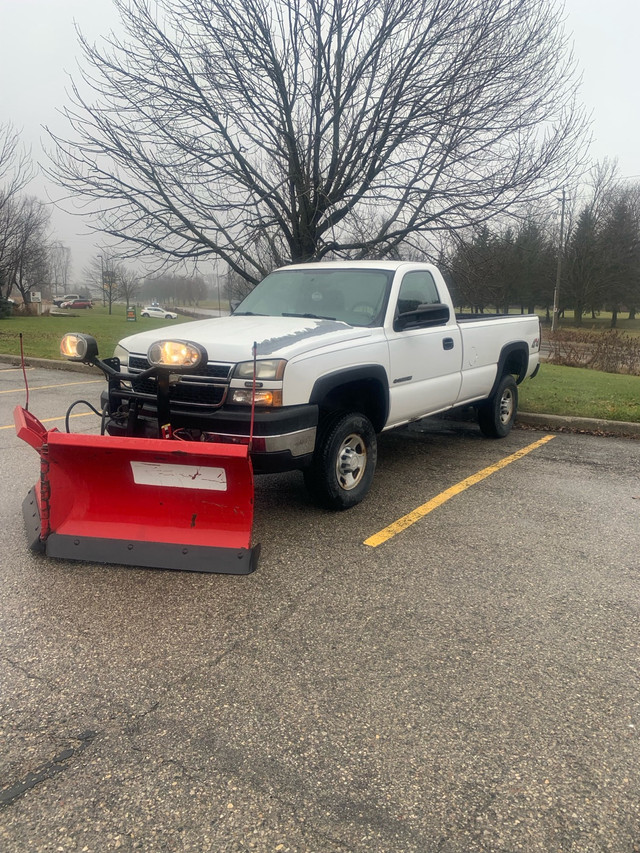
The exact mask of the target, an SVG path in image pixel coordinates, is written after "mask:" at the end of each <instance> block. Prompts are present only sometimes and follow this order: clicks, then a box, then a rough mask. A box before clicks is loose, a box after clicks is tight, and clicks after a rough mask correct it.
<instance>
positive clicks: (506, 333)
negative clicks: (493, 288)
mask: <svg viewBox="0 0 640 853" xmlns="http://www.w3.org/2000/svg"><path fill="white" fill-rule="evenodd" d="M166 340H178V341H189V342H193V343H195V344H197V345H199V347H200V348H201V349H202V348H204V350H206V359H205V360H206V366H205V367H201V368H199V369H198V370H197V371H196V372H195V374H194V373H191V374H182V375H176V376H174V377H172V379H171V383H170V389H169V404H170V420H171V425H172V428H173V429H174V430H180V431H182V432H183V434H184V433H185V432H188V433H190V434H191V435H193V436H194V437H196V438H205V440H212V441H221V442H232V443H233V442H235V443H242V442H245V443H246V441H247V439H248V436H249V434H250V431H252V432H253V441H252V445H251V459H252V461H253V466H254V469H255V471H256V472H269V471H271V472H275V471H284V470H291V469H301V470H302V471H303V472H304V477H305V482H306V484H307V487H308V489H309V491H310V493H311V494H312V495H313V497H314V498H315V499H316V500H317V501H318V502H319V503H321V504H323V505H325V506H328V507H330V508H334V509H345V508H347V507H350V506H353V505H354V504H356V503H358V502H359V501H360V500H362V498H363V497H364V496H365V495H366V493H367V491H368V490H369V487H370V485H371V480H372V478H373V474H374V469H375V465H376V434H377V433H380V432H383V431H385V430H389V429H392V428H393V427H398V426H401V425H402V424H406V423H408V422H410V421H416V420H419V419H420V418H424V417H426V416H428V415H433V414H436V413H439V412H443V411H446V410H448V409H452V408H454V407H459V406H468V405H473V406H475V407H476V409H477V412H478V421H479V424H480V429H481V430H482V432H483V433H484V434H485V435H487V436H491V437H502V436H505V435H506V434H507V433H508V432H509V430H510V429H511V426H512V424H513V422H514V418H515V414H516V408H517V399H518V390H517V384H518V383H520V382H522V381H523V380H524V379H525V378H526V377H530V376H534V375H535V373H536V372H537V370H538V366H539V349H540V323H539V320H538V317H537V316H535V315H509V316H507V315H499V316H487V315H470V316H463V315H458V316H456V314H455V310H454V307H453V304H452V301H451V297H450V295H449V292H448V289H447V286H446V284H445V282H444V279H443V277H442V275H441V274H440V272H439V271H438V269H437V268H436V267H434V266H433V265H431V264H425V263H412V262H387V261H340V262H325V263H308V264H303V265H296V266H289V267H284V268H282V269H278V270H276V271H275V272H273V273H271V274H270V275H268V276H267V278H265V279H264V281H262V282H261V283H260V284H259V285H258V286H257V287H256V288H255V289H254V290H253V291H252V292H251V293H250V294H249V295H248V296H247V297H246V298H245V299H244V301H243V302H242V303H241V304H240V305H239V306H238V307H237V309H236V310H235V311H234V312H233V314H232V315H231V316H229V317H220V318H212V319H207V320H197V321H195V322H190V323H187V324H180V325H175V326H170V327H165V328H163V329H162V331H161V332H160V331H158V330H153V331H148V332H142V333H139V334H134V335H131V336H130V337H127V338H124V339H123V340H122V341H121V342H120V343H119V344H118V346H117V347H116V351H115V354H114V359H111V360H110V361H111V362H112V363H113V365H114V366H115V367H116V369H121V371H122V372H123V373H124V372H127V373H129V374H131V373H137V372H140V373H142V372H144V371H147V375H146V376H143V377H141V378H140V379H139V380H137V379H134V380H133V381H132V382H128V381H125V380H122V379H121V378H114V379H111V380H110V382H109V391H108V392H105V395H104V399H103V403H104V404H105V406H106V411H107V432H108V433H109V434H111V435H130V436H139V437H142V436H149V437H154V436H157V435H158V423H159V421H158V411H157V407H158V404H157V402H156V400H157V399H159V398H156V390H157V388H156V379H155V378H154V377H153V376H149V375H148V368H149V361H148V353H149V351H150V348H151V347H152V346H153V345H157V344H158V342H161V341H166ZM254 344H255V347H254ZM254 349H255V353H254ZM118 364H119V365H121V368H119V367H118ZM254 370H255V376H254ZM254 398H255V408H254V414H253V418H252V400H253V399H254Z"/></svg>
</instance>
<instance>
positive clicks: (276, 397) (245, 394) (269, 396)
mask: <svg viewBox="0 0 640 853" xmlns="http://www.w3.org/2000/svg"><path fill="white" fill-rule="evenodd" d="M252 400H253V388H232V389H231V393H230V395H229V402H230V403H236V404H237V405H240V406H250V405H251V401H252ZM281 405H282V391H280V390H279V389H278V390H269V389H266V388H256V406H281Z"/></svg>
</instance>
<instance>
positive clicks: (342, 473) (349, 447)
mask: <svg viewBox="0 0 640 853" xmlns="http://www.w3.org/2000/svg"><path fill="white" fill-rule="evenodd" d="M366 467H367V448H366V447H365V443H364V441H363V439H362V436H360V435H356V434H355V433H352V434H351V435H349V436H347V437H346V438H345V440H344V441H343V442H342V444H341V446H340V450H339V451H338V458H337V460H336V477H337V478H338V483H339V484H340V487H341V488H343V489H344V490H345V491H347V492H348V491H350V490H351V489H355V487H356V486H357V485H358V483H359V482H360V481H361V480H362V478H363V477H364V472H365V468H366Z"/></svg>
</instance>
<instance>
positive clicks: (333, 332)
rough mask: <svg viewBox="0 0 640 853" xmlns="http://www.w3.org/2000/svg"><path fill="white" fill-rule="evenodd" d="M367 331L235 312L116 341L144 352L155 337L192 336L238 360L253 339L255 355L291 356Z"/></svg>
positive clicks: (216, 356)
mask: <svg viewBox="0 0 640 853" xmlns="http://www.w3.org/2000/svg"><path fill="white" fill-rule="evenodd" d="M371 331H372V330H371V329H369V328H362V327H358V326H350V325H349V324H348V323H342V322H338V321H336V320H314V319H311V318H308V317H253V316H248V317H247V316H241V315H239V316H230V317H212V318H211V319H208V320H196V321H195V322H193V323H180V324H178V325H169V326H164V327H163V328H162V329H153V330H150V331H148V332H140V333H139V334H136V335H129V336H128V337H126V338H123V339H122V340H121V341H120V346H122V347H124V348H125V349H126V350H127V351H128V352H130V353H136V354H140V355H146V353H147V350H148V349H149V347H150V346H151V344H153V343H155V342H156V341H159V340H168V339H174V340H182V341H193V342H194V343H197V344H200V345H201V346H203V347H204V348H205V349H206V351H207V354H208V356H209V360H210V361H222V362H229V363H232V364H237V363H238V362H239V361H249V360H250V359H251V358H252V357H253V344H254V342H255V343H256V344H257V354H258V358H286V359H291V358H293V357H294V356H297V355H301V354H302V353H306V352H309V351H311V350H314V349H320V348H321V347H326V346H331V345H335V344H342V343H344V342H346V341H353V340H357V339H360V338H367V337H370V336H371Z"/></svg>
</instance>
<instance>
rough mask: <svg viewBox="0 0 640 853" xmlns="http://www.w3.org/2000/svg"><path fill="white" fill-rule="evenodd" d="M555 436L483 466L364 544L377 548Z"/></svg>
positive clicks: (366, 540)
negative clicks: (480, 469) (492, 463)
mask: <svg viewBox="0 0 640 853" xmlns="http://www.w3.org/2000/svg"><path fill="white" fill-rule="evenodd" d="M553 438H556V436H555V435H545V437H544V438H541V439H539V440H538V441H534V442H533V444H529V445H527V447H523V448H522V450H518V451H516V452H515V453H512V454H511V456H505V457H504V459H501V460H500V461H499V462H496V463H495V465H489V467H488V468H483V469H482V471H478V473H477V474H472V475H471V476H470V477H467V478H466V480H461V481H460V482H459V483H456V485H455V486H451V488H449V489H446V490H445V491H444V492H440V494H439V495H436V496H435V498H431V500H430V501H427V503H425V504H422V506H419V507H418V508H417V509H414V510H413V512H410V513H408V514H407V515H404V516H402V518H399V519H398V520H397V521H394V522H393V524H390V525H389V526H388V527H385V528H384V530H380V531H379V532H378V533H374V534H373V536H369V538H368V539H365V540H364V543H363V544H365V545H369V546H370V547H371V548H377V547H378V545H382V544H383V543H384V542H387V541H388V540H389V539H392V538H393V537H394V536H396V535H397V534H398V533H401V532H402V531H403V530H406V529H407V527H411V525H412V524H415V523H416V521H420V519H421V518H424V517H425V515H428V514H429V513H430V512H432V511H433V510H434V509H437V508H438V507H439V506H442V504H444V503H446V502H447V501H448V500H451V498H453V497H455V496H456V495H459V494H460V493H461V492H464V491H466V489H468V488H470V487H471V486H475V484H476V483H479V482H480V481H481V480H485V479H486V478H487V477H490V476H491V474H495V473H496V471H500V470H502V468H506V466H507V465H510V464H511V463H512V462H517V461H518V459H522V457H523V456H526V455H527V453H531V451H532V450H536V449H537V448H538V447H542V445H543V444H546V443H547V442H548V441H551V440H552V439H553Z"/></svg>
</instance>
